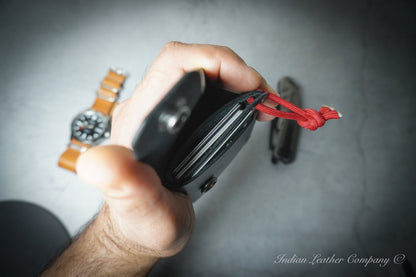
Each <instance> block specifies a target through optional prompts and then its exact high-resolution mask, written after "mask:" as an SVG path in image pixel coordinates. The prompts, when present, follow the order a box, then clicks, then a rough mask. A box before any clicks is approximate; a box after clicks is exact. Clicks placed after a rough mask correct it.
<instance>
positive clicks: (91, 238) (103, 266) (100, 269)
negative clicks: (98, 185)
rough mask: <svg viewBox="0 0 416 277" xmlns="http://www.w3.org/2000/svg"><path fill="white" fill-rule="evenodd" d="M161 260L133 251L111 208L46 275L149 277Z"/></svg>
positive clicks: (101, 215) (105, 209)
mask: <svg viewBox="0 0 416 277" xmlns="http://www.w3.org/2000/svg"><path fill="white" fill-rule="evenodd" d="M157 260H158V258H156V257H151V256H147V255H141V254H139V253H137V252H132V251H129V247H128V245H125V243H124V242H121V241H120V240H119V239H118V237H117V234H116V231H115V230H114V228H113V226H112V224H111V220H110V219H109V213H108V208H107V206H104V207H103V209H102V210H101V212H100V214H99V215H98V216H97V218H96V219H95V220H94V221H93V222H92V223H91V224H90V225H89V226H88V227H87V228H86V229H85V230H84V231H83V232H82V233H81V235H80V236H79V238H78V239H77V240H76V241H75V242H74V243H72V244H71V245H70V246H69V248H68V249H67V250H66V251H65V252H63V253H62V255H61V256H60V257H59V258H58V259H57V260H56V261H55V262H54V263H53V265H52V266H51V267H50V268H48V269H47V270H46V271H45V272H44V273H43V274H42V276H92V275H94V276H145V275H146V274H147V273H148V272H149V271H150V269H151V268H152V267H153V265H154V264H155V263H156V262H157Z"/></svg>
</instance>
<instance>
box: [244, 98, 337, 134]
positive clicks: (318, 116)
mask: <svg viewBox="0 0 416 277" xmlns="http://www.w3.org/2000/svg"><path fill="white" fill-rule="evenodd" d="M265 92H267V91H265ZM267 93H268V95H267V99H270V100H272V101H274V102H275V103H276V104H279V105H281V106H282V107H285V108H286V109H288V110H290V111H292V112H284V111H280V110H276V109H274V108H270V107H268V106H266V105H264V104H257V105H256V109H257V110H258V111H260V112H263V113H266V114H269V115H271V116H274V117H280V118H285V119H292V120H296V121H297V122H298V124H299V125H300V126H301V127H303V128H306V129H309V130H311V131H314V130H316V129H318V128H319V127H322V126H323V125H324V124H325V122H326V121H327V120H329V119H339V118H340V117H342V114H341V113H339V112H337V111H336V110H335V109H334V108H332V107H330V106H322V107H321V109H320V110H319V112H318V111H317V110H314V109H301V108H299V107H297V106H295V105H293V104H292V103H290V102H288V101H286V100H284V99H283V98H281V97H279V96H277V95H275V94H272V93H270V92H267ZM253 101H254V98H252V97H251V98H249V99H247V102H248V103H249V104H251V103H252V102H253Z"/></svg>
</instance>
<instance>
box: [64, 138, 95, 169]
mask: <svg viewBox="0 0 416 277" xmlns="http://www.w3.org/2000/svg"><path fill="white" fill-rule="evenodd" d="M89 147H90V145H88V144H84V143H82V142H80V141H78V140H76V139H74V138H73V139H71V143H70V144H69V146H68V149H67V150H66V151H65V152H64V153H63V154H62V155H61V157H60V158H59V161H58V165H59V166H60V167H63V168H65V169H68V170H70V171H73V172H75V167H76V164H77V160H78V157H79V156H80V155H81V153H82V152H83V151H85V150H87V149H88V148H89Z"/></svg>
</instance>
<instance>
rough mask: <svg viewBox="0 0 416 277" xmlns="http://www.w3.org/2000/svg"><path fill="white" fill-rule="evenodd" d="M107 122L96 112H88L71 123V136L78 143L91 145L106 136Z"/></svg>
mask: <svg viewBox="0 0 416 277" xmlns="http://www.w3.org/2000/svg"><path fill="white" fill-rule="evenodd" d="M107 126H108V120H107V118H106V117H105V116H104V115H103V114H101V113H99V112H97V111H92V110H88V111H85V112H83V113H81V114H79V115H77V116H76V117H75V119H74V120H73V121H72V136H73V137H74V138H76V139H77V140H79V141H80V142H83V143H86V144H91V143H93V142H96V141H97V140H98V139H100V138H102V137H104V136H105V135H106V134H107Z"/></svg>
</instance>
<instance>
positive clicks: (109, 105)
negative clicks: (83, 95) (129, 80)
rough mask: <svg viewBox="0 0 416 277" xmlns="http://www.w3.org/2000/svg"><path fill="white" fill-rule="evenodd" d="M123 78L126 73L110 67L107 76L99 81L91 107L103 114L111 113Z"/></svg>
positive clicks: (124, 78)
mask: <svg viewBox="0 0 416 277" xmlns="http://www.w3.org/2000/svg"><path fill="white" fill-rule="evenodd" d="M125 80H126V75H125V74H124V73H122V72H121V71H118V70H112V69H110V71H109V72H108V74H107V76H106V77H105V78H104V80H103V81H102V82H101V86H100V88H99V89H98V91H97V99H96V100H95V102H94V104H93V106H92V109H93V110H96V111H99V112H101V113H102V114H104V115H111V113H112V111H113V110H114V105H116V103H117V99H118V94H119V92H120V90H121V88H122V87H123V83H124V81H125Z"/></svg>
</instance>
